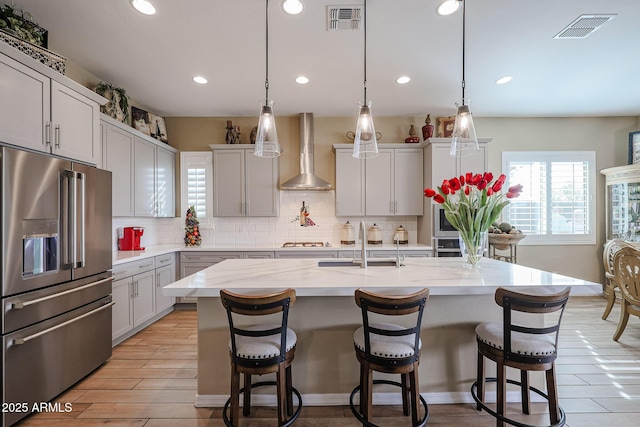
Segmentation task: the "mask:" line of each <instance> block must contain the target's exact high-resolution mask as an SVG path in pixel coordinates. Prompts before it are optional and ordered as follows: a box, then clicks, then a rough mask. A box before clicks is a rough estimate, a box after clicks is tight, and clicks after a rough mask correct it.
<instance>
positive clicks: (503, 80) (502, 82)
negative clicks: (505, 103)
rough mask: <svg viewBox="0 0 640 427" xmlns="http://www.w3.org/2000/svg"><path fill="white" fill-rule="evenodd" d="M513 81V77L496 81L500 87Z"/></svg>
mask: <svg viewBox="0 0 640 427" xmlns="http://www.w3.org/2000/svg"><path fill="white" fill-rule="evenodd" d="M511 80H513V77H511V76H504V77H500V78H499V79H498V80H496V83H497V84H499V85H503V84H505V83H509V82H510V81H511Z"/></svg>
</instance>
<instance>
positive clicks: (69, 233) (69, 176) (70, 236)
mask: <svg viewBox="0 0 640 427" xmlns="http://www.w3.org/2000/svg"><path fill="white" fill-rule="evenodd" d="M74 175H75V174H74V172H73V171H70V170H66V169H65V170H63V171H62V183H61V187H62V201H61V203H60V206H61V210H62V212H61V215H60V217H61V222H62V224H61V228H62V233H61V234H62V236H63V238H62V242H61V246H62V248H61V252H62V267H63V268H66V269H69V268H72V263H73V260H74V259H75V251H74V246H75V245H74V236H75V233H74V221H73V218H74V217H75V213H74V209H75V203H74V198H75V195H74V193H75V191H74V190H75V185H74V183H75V179H74Z"/></svg>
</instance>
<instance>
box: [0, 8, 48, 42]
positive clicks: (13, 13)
mask: <svg viewBox="0 0 640 427" xmlns="http://www.w3.org/2000/svg"><path fill="white" fill-rule="evenodd" d="M0 30H2V31H4V32H5V33H7V34H10V35H12V36H14V37H17V38H19V39H21V40H24V41H26V42H29V43H31V44H34V45H36V46H40V47H43V48H45V49H46V48H47V30H45V29H44V28H42V27H41V26H39V25H38V24H36V23H35V22H34V20H33V16H31V14H30V13H29V12H25V11H23V10H20V11H17V10H16V9H14V7H13V3H12V4H11V5H6V4H0Z"/></svg>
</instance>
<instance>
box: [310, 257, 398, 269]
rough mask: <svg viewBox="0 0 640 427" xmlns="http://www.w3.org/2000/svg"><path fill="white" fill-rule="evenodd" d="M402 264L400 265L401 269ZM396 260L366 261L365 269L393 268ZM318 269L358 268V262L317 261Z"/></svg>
mask: <svg viewBox="0 0 640 427" xmlns="http://www.w3.org/2000/svg"><path fill="white" fill-rule="evenodd" d="M403 265H404V264H402V263H400V266H401V267H402V266H403ZM395 266H396V260H388V259H369V260H367V267H395ZM318 267H358V268H359V267H360V263H359V262H358V261H356V262H353V261H351V260H344V261H338V260H335V261H318Z"/></svg>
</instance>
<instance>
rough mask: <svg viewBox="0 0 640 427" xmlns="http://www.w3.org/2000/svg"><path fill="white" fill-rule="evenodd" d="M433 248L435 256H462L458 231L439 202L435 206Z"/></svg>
mask: <svg viewBox="0 0 640 427" xmlns="http://www.w3.org/2000/svg"><path fill="white" fill-rule="evenodd" d="M433 248H434V249H433V256H435V257H459V256H461V254H460V242H459V240H458V231H457V230H456V229H455V228H453V226H452V225H451V223H449V221H447V217H446V216H445V214H444V209H443V208H442V206H441V205H439V204H434V206H433Z"/></svg>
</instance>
